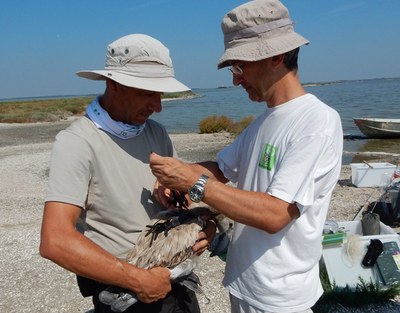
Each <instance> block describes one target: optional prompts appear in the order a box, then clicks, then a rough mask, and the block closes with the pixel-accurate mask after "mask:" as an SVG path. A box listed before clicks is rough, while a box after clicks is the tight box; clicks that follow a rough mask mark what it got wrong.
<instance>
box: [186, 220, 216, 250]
mask: <svg viewBox="0 0 400 313" xmlns="http://www.w3.org/2000/svg"><path fill="white" fill-rule="evenodd" d="M216 230H217V227H216V224H215V221H214V220H213V219H210V220H208V221H207V224H206V227H205V228H204V229H203V230H202V231H201V232H199V236H198V239H197V242H196V244H195V245H194V246H193V247H192V250H193V252H194V253H196V254H198V255H200V254H202V253H203V252H204V251H206V250H207V248H208V245H209V244H210V243H211V242H212V241H213V238H214V236H215V232H216Z"/></svg>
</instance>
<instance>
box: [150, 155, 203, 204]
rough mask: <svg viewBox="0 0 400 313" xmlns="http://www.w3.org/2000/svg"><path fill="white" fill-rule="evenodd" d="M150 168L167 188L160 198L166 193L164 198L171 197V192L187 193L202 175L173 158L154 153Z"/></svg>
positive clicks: (160, 194) (151, 157) (151, 156)
mask: <svg viewBox="0 0 400 313" xmlns="http://www.w3.org/2000/svg"><path fill="white" fill-rule="evenodd" d="M150 168H151V171H152V172H153V174H154V176H156V177H157V180H158V182H159V184H160V185H162V186H164V188H165V190H164V191H162V190H161V193H158V196H162V193H164V197H165V196H166V195H168V196H169V197H170V196H171V193H170V190H177V191H183V192H187V191H188V189H189V188H190V187H191V186H192V185H193V184H194V183H195V182H196V181H197V178H198V176H199V175H200V174H198V173H196V172H195V171H194V169H193V167H191V166H190V165H189V164H186V163H184V162H182V161H180V160H178V159H174V158H171V157H162V156H159V155H158V154H156V153H154V152H153V153H151V154H150ZM167 189H170V190H169V191H167Z"/></svg>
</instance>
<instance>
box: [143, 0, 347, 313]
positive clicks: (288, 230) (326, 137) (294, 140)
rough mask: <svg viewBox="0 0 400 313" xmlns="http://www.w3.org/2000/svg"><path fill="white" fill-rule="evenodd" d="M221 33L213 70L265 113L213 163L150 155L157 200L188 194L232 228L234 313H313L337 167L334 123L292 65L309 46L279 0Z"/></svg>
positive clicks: (253, 6) (229, 283)
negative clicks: (227, 73)
mask: <svg viewBox="0 0 400 313" xmlns="http://www.w3.org/2000/svg"><path fill="white" fill-rule="evenodd" d="M222 30H223V33H224V40H225V52H224V54H223V55H222V57H221V59H220V62H219V64H218V68H223V67H227V66H230V70H231V71H232V73H233V83H234V85H241V86H242V87H243V88H244V89H245V90H246V92H247V93H248V95H249V97H250V99H251V100H253V101H257V102H265V103H266V110H265V112H264V113H262V114H261V115H260V116H258V117H257V118H256V119H255V121H254V122H253V123H252V124H251V125H249V127H248V128H247V129H245V130H244V131H243V132H242V133H241V134H240V135H239V136H238V137H237V138H236V140H235V141H234V142H233V143H232V144H231V145H230V146H228V147H227V148H225V149H223V150H222V151H221V152H219V154H218V157H217V162H215V163H214V162H203V163H199V164H185V163H183V162H180V161H179V160H176V159H173V158H168V157H161V156H158V155H157V154H156V153H153V154H152V156H151V158H150V165H151V167H152V170H153V173H154V174H155V175H156V176H157V178H158V181H159V183H158V184H157V185H156V188H155V191H154V192H155V195H156V197H157V198H158V200H159V201H161V202H162V203H166V200H167V199H168V195H169V194H170V190H171V189H175V190H180V191H182V192H188V193H189V195H190V196H191V199H192V200H193V201H199V200H202V201H204V202H206V203H207V204H209V205H211V206H212V207H213V208H214V209H216V210H218V211H219V212H221V213H223V214H225V215H227V216H228V217H230V218H232V219H233V220H235V221H236V223H235V228H234V234H233V239H232V242H231V245H230V247H229V250H228V258H227V262H226V271H225V277H224V281H223V283H224V285H225V286H226V287H227V288H228V290H229V292H230V297H231V310H232V312H280V313H282V312H311V307H312V306H313V305H314V304H315V302H316V301H317V300H318V298H319V297H320V296H321V294H322V292H323V290H322V287H321V284H320V280H319V268H318V262H319V259H320V256H321V252H322V247H321V234H322V230H323V225H324V221H325V219H326V215H327V211H328V207H329V202H330V198H331V194H332V191H333V188H334V186H335V184H336V182H337V180H338V177H339V173H340V167H341V156H342V144H343V143H342V141H343V134H342V126H341V122H340V117H339V115H338V114H337V112H336V111H334V110H333V109H332V108H330V107H329V106H327V105H326V104H324V103H323V102H321V101H320V100H319V99H317V98H316V97H315V96H313V95H311V94H309V93H307V92H306V91H305V90H304V89H303V87H302V85H301V83H300V80H299V76H298V64H297V59H298V53H299V47H300V46H302V45H304V44H307V43H308V41H307V40H306V39H305V38H304V37H302V36H300V35H299V34H297V33H296V32H295V31H294V29H293V22H292V21H291V20H290V17H289V13H288V10H287V9H286V7H284V6H283V5H282V4H281V3H280V2H279V1H273V0H264V1H261V0H260V1H251V2H248V3H245V4H243V5H241V6H239V7H237V8H235V9H233V10H232V11H230V12H229V13H227V14H226V15H225V17H224V18H223V21H222ZM228 180H229V181H232V182H235V183H237V189H235V188H233V187H230V186H229V185H225V183H226V182H227V181H228Z"/></svg>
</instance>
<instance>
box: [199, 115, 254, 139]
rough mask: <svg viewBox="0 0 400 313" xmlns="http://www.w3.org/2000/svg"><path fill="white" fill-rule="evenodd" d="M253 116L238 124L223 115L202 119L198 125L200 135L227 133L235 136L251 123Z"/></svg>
mask: <svg viewBox="0 0 400 313" xmlns="http://www.w3.org/2000/svg"><path fill="white" fill-rule="evenodd" d="M253 120H254V117H253V116H247V117H244V118H243V119H241V120H240V121H239V122H235V121H233V120H232V119H230V118H229V117H227V116H225V115H220V116H216V115H212V116H210V117H206V118H204V119H202V120H201V121H200V123H199V129H200V134H211V133H219V132H223V131H226V132H229V133H231V134H233V135H235V136H237V135H239V134H240V133H241V132H242V131H243V130H244V129H245V128H246V127H247V126H248V125H249V124H250V123H251V122H252V121H253Z"/></svg>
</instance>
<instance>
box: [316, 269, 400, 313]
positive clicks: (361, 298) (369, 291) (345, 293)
mask: <svg viewBox="0 0 400 313" xmlns="http://www.w3.org/2000/svg"><path fill="white" fill-rule="evenodd" d="M320 279H321V283H322V287H323V288H324V294H323V295H322V297H321V298H320V299H319V301H318V302H317V303H316V305H315V306H314V307H313V312H315V313H319V312H327V311H326V308H329V307H330V306H331V305H333V304H339V305H340V306H342V307H361V306H366V305H370V304H376V303H384V302H387V301H391V300H393V299H394V298H395V297H396V296H398V295H400V285H391V286H389V287H387V288H381V287H380V286H379V285H378V284H377V283H374V282H372V281H370V282H366V281H365V280H363V279H362V278H361V277H360V278H359V283H358V284H357V285H356V286H355V288H350V287H349V286H346V287H338V286H336V285H335V284H331V283H330V282H329V277H328V273H327V271H326V269H325V268H323V269H321V271H320Z"/></svg>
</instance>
